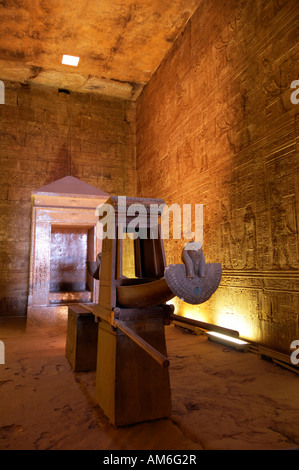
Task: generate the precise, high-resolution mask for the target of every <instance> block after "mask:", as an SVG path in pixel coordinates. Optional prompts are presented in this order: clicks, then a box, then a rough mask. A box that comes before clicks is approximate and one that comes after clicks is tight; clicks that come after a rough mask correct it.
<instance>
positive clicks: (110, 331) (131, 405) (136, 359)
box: [96, 307, 171, 426]
mask: <svg viewBox="0 0 299 470" xmlns="http://www.w3.org/2000/svg"><path fill="white" fill-rule="evenodd" d="M137 310H138V309H136V311H137ZM149 310H151V311H152V313H150V314H149V313H148V311H149ZM122 312H123V310H122ZM129 312H130V319H128V320H127V321H125V323H126V325H127V326H128V327H129V328H131V329H132V330H133V331H134V332H135V333H137V334H138V335H139V336H140V337H141V338H143V339H144V340H145V341H146V342H147V343H149V344H150V345H151V346H153V347H154V348H155V349H157V350H158V351H159V352H160V353H161V354H164V355H165V356H166V355H167V353H166V344H165V333H164V322H163V314H162V312H163V310H162V309H161V308H159V307H157V308H153V309H147V313H146V314H144V312H143V311H142V310H140V309H139V315H136V316H134V310H129ZM132 313H133V315H132ZM96 399H97V402H98V404H99V405H100V407H101V408H102V410H103V412H104V413H105V415H106V416H107V417H108V418H109V421H110V422H111V423H112V424H114V425H116V426H125V425H129V424H133V423H138V422H142V421H149V420H154V419H159V418H166V417H168V416H169V415H170V413H171V393H170V381H169V372H168V369H167V368H163V367H161V365H159V364H158V363H157V362H156V361H155V360H154V359H153V358H152V357H151V356H150V355H149V354H147V353H146V352H145V351H144V350H143V349H141V348H140V347H139V346H138V345H137V344H136V343H134V342H133V341H132V340H131V339H130V338H129V337H128V336H126V335H125V334H124V333H123V332H122V331H121V330H120V329H118V328H117V329H116V330H115V329H114V328H113V327H111V325H110V324H109V323H108V322H106V321H104V320H101V321H100V323H99V336H98V358H97V373H96Z"/></svg>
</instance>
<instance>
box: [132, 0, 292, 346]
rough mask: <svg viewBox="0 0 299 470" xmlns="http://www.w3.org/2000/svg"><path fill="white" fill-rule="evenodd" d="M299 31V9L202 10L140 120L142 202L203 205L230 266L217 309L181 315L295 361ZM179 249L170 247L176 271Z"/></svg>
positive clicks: (218, 2) (213, 243) (211, 235)
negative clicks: (286, 354)
mask: <svg viewBox="0 0 299 470" xmlns="http://www.w3.org/2000/svg"><path fill="white" fill-rule="evenodd" d="M296 18H297V21H296ZM297 24H298V2H297V0H289V1H283V2H277V1H275V0H269V1H262V0H246V1H244V0H243V1H239V0H229V1H223V0H213V1H210V0H203V1H202V2H201V3H200V5H199V7H198V9H197V11H196V12H195V14H194V15H193V17H192V18H191V20H190V21H189V23H188V24H187V27H186V28H185V31H184V32H183V34H182V35H181V36H180V37H179V38H178V39H177V41H176V42H175V44H174V46H173V47H172V49H171V51H170V53H169V54H168V55H167V57H166V58H165V59H164V61H163V62H162V64H161V65H160V67H159V68H158V70H157V71H156V73H155V75H154V76H153V78H152V79H151V81H150V83H149V84H148V85H147V86H146V87H145V89H144V91H143V93H142V94H141V96H140V97H139V98H138V101H137V120H136V126H137V131H136V141H137V176H138V195H139V196H140V197H162V198H163V199H164V200H165V202H166V203H167V204H172V203H179V204H183V203H193V204H195V203H202V204H203V205H204V251H205V254H206V258H207V261H210V262H221V263H222V265H223V270H224V274H223V279H222V281H221V285H220V287H219V289H218V291H217V292H216V294H215V295H214V296H213V298H212V299H211V300H210V301H208V302H207V303H206V304H204V305H202V306H198V307H195V308H191V307H190V306H188V305H185V304H180V305H178V309H177V313H181V314H183V315H188V316H190V315H191V316H195V317H197V318H199V319H204V320H207V321H209V322H214V323H217V324H220V325H223V326H228V327H232V328H234V329H238V330H239V332H240V335H241V336H243V337H245V338H249V339H251V340H254V341H258V342H261V343H263V344H266V345H268V346H270V347H275V348H276V349H280V350H283V351H286V352H288V351H290V350H289V346H290V343H291V341H293V340H294V339H299V331H298V312H299V296H298V291H299V274H298V268H299V259H298V220H299V213H298V207H299V178H298V147H296V145H298V144H297V141H296V136H297V138H298V109H299V105H295V104H292V102H291V100H290V96H291V92H292V90H291V89H290V85H291V82H292V81H293V80H296V79H298V78H299V77H298V76H297V73H298V66H297V69H296V68H295V61H296V57H297V60H298V52H297V55H296V51H298V47H297V42H298V36H297V34H296V28H297ZM182 247H183V243H182V242H181V241H180V240H178V241H171V242H166V254H167V261H168V263H173V262H176V263H177V262H181V260H180V255H181V249H182Z"/></svg>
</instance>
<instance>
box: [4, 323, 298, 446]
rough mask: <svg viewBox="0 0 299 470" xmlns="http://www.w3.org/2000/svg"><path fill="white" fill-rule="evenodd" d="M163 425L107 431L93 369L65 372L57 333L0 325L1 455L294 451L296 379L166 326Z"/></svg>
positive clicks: (66, 365)
mask: <svg viewBox="0 0 299 470" xmlns="http://www.w3.org/2000/svg"><path fill="white" fill-rule="evenodd" d="M166 335H167V346H168V353H169V358H170V363H171V366H170V380H171V389H172V407H173V413H172V416H171V418H170V419H165V420H159V421H156V422H151V423H142V424H138V425H134V426H130V427H126V428H118V429H116V428H114V427H112V426H110V425H109V423H108V421H107V419H106V418H105V416H104V415H103V413H102V412H101V410H100V409H99V407H98V405H97V403H96V401H95V372H88V373H74V372H73V371H72V369H71V367H70V365H69V363H68V361H67V360H66V358H65V354H64V348H65V331H61V332H57V331H51V330H40V329H39V330H32V329H31V330H27V331H26V330H25V331H23V330H22V328H14V329H12V328H11V327H9V326H7V325H5V324H4V325H3V324H1V325H0V339H1V340H2V341H3V342H4V344H5V353H6V357H5V362H6V363H5V364H4V365H0V391H1V404H0V449H2V450H3V449H10V450H12V449H19V450H21V449H41V450H43V449H64V450H67V449H83V450H84V449H95V450H97V449H105V450H126V449H128V450H138V449H149V450H173V449H179V450H187V449H189V450H196V449H219V450H220V449H251V450H258V449H270V450H274V449H293V448H299V419H298V418H299V393H298V390H299V376H298V375H296V374H295V373H293V372H291V371H287V370H285V369H282V368H280V367H279V366H277V365H275V364H273V363H271V362H268V361H265V360H262V359H260V358H259V357H258V356H257V355H256V354H253V353H250V352H248V353H242V352H238V351H235V350H232V349H229V348H225V347H223V346H221V345H218V344H215V343H212V342H210V341H208V340H207V338H206V337H205V336H195V335H192V334H188V333H186V332H184V331H183V330H180V329H178V328H175V327H174V326H168V327H166Z"/></svg>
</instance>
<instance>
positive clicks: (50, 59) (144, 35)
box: [0, 0, 200, 100]
mask: <svg viewBox="0 0 299 470" xmlns="http://www.w3.org/2000/svg"><path fill="white" fill-rule="evenodd" d="M199 3H200V0H73V1H70V0H0V79H2V80H15V81H19V82H22V83H27V84H34V83H37V84H41V85H47V86H53V87H57V88H64V89H68V90H72V91H80V92H95V93H100V94H103V95H108V96H115V97H119V98H123V99H133V100H134V99H136V98H137V96H138V95H139V94H140V92H141V90H142V88H143V86H144V85H145V84H146V83H147V82H148V81H149V80H150V78H151V76H152V75H153V73H154V72H155V70H156V69H157V67H158V66H159V64H160V63H161V61H162V59H163V57H164V56H165V54H166V53H167V51H168V50H169V48H170V47H171V45H172V43H173V42H174V40H175V38H176V37H177V36H178V34H179V33H180V32H181V31H182V30H183V28H184V27H185V25H186V23H187V21H188V20H189V18H190V16H192V14H193V12H194V11H195V9H196V7H197V5H198V4H199ZM63 54H69V55H73V56H78V57H80V61H79V65H78V67H73V66H70V65H63V64H62V63H61V61H62V55H63Z"/></svg>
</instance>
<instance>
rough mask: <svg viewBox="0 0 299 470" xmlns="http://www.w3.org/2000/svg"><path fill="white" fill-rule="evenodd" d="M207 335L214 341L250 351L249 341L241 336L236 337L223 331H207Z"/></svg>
mask: <svg viewBox="0 0 299 470" xmlns="http://www.w3.org/2000/svg"><path fill="white" fill-rule="evenodd" d="M207 336H208V338H209V339H211V340H212V341H215V342H217V343H221V344H224V345H227V346H231V347H233V348H235V349H239V350H242V351H248V349H249V343H248V342H247V341H244V340H242V339H239V338H234V337H232V336H227V335H224V334H222V333H217V332H216V331H209V332H207Z"/></svg>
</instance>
